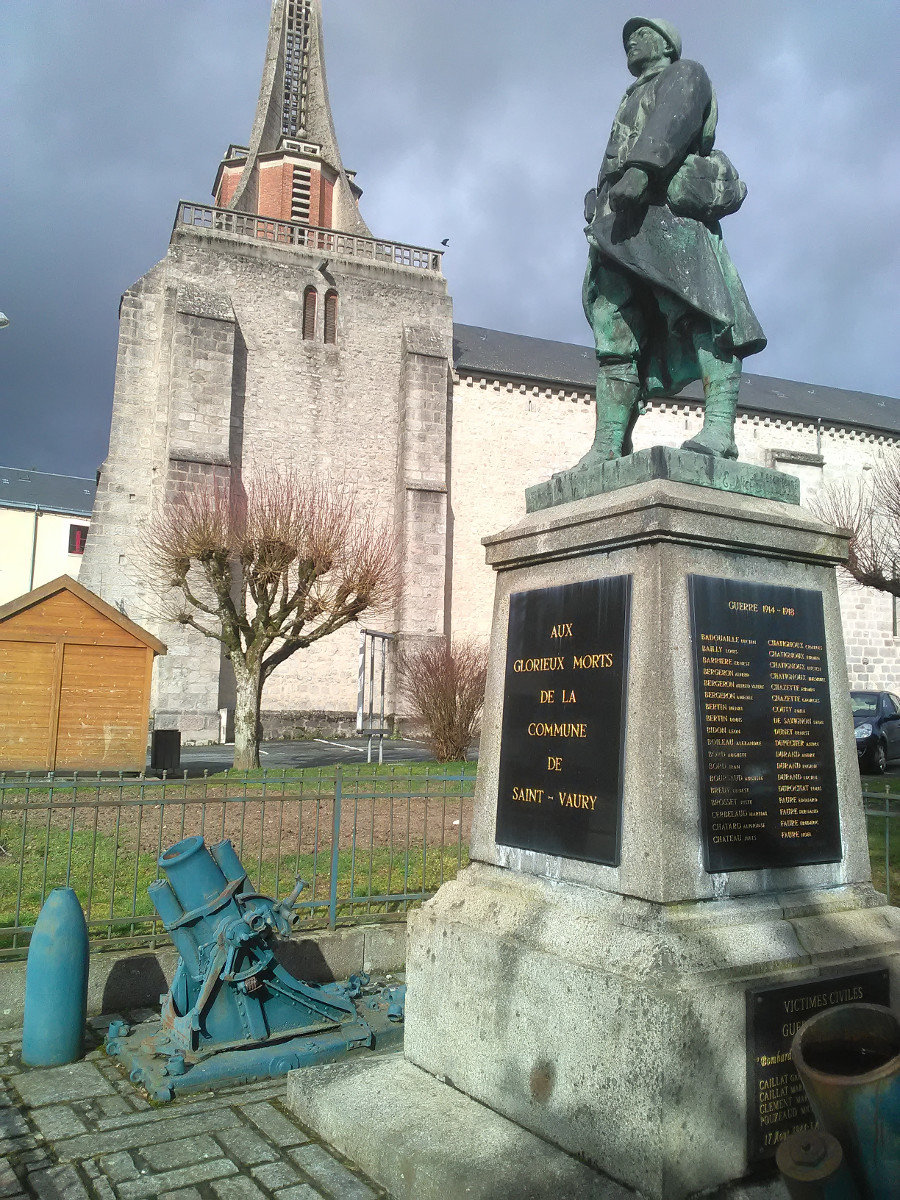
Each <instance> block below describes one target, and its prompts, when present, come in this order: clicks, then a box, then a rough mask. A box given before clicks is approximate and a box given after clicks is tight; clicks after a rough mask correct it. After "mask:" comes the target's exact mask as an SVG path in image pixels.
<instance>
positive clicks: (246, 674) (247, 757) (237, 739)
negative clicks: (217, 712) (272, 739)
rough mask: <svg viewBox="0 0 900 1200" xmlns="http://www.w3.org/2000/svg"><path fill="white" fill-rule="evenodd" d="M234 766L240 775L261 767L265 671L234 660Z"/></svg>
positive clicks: (236, 658)
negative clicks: (260, 744) (262, 700)
mask: <svg viewBox="0 0 900 1200" xmlns="http://www.w3.org/2000/svg"><path fill="white" fill-rule="evenodd" d="M233 662H234V679H235V704H234V765H235V768H236V769H237V770H239V771H250V770H252V769H253V768H254V767H258V766H259V735H260V724H259V708H260V697H261V696H262V670H261V667H260V666H259V665H256V666H254V665H252V664H251V665H248V664H246V663H243V662H241V661H240V660H239V659H238V657H237V655H235V656H234V659H233Z"/></svg>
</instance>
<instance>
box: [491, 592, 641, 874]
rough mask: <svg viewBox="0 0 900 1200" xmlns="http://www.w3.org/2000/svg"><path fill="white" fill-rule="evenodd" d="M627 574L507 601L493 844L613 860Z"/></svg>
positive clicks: (627, 608) (619, 811)
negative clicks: (497, 786) (504, 673)
mask: <svg viewBox="0 0 900 1200" xmlns="http://www.w3.org/2000/svg"><path fill="white" fill-rule="evenodd" d="M630 602H631V576H630V575H620V576H616V577H615V578H612V579H592V580H589V581H588V582H586V583H570V584H566V585H564V586H563V587H554V588H541V589H538V590H535V591H530V592H516V593H514V594H513V595H512V596H510V601H509V636H508V641H507V657H506V683H505V689H504V699H503V727H502V734H501V743H500V782H499V793H498V797H497V832H496V837H497V841H498V842H499V843H501V844H502V845H505V846H518V847H521V848H523V849H526V850H539V851H542V852H543V853H545V854H558V855H561V856H563V857H565V858H578V859H582V860H583V861H585V862H596V863H604V864H606V865H608V866H616V865H618V862H619V853H620V838H621V814H622V760H623V754H624V746H625V689H626V684H627V668H628V664H627V659H628V624H629V615H630Z"/></svg>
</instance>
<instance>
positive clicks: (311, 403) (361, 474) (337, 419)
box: [80, 0, 453, 742]
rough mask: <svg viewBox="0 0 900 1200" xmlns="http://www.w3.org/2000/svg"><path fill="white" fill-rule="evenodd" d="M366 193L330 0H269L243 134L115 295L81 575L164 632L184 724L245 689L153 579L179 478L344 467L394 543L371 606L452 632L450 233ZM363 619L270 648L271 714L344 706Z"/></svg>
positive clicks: (277, 732) (186, 732) (344, 716)
mask: <svg viewBox="0 0 900 1200" xmlns="http://www.w3.org/2000/svg"><path fill="white" fill-rule="evenodd" d="M373 102H377V98H376V100H373ZM360 194H361V193H360V189H359V188H358V187H357V186H356V184H355V182H354V180H353V177H352V173H350V172H348V171H347V170H346V169H345V168H344V165H343V162H342V161H341V155H340V151H339V149H338V144H337V138H336V137H335V131H334V125H333V121H332V116H331V109H330V106H329V102H328V89H327V86H326V82H325V69H324V60H323V54H322V5H321V0H274V3H273V5H272V15H271V23H270V29H269V39H268V45H267V49H266V59H265V63H264V66H263V75H262V85H261V88H260V94H259V102H258V105H257V110H256V117H255V120H254V122H253V128H252V132H251V135H250V144H249V146H248V147H246V148H242V147H239V146H237V145H232V146H230V147H229V149H228V152H227V154H226V156H225V158H224V159H223V161H222V162H221V164H220V166H219V169H218V173H217V175H216V180H215V186H214V191H213V195H214V200H215V203H214V204H203V203H188V202H182V203H181V204H180V205H179V207H178V213H177V215H176V219H175V226H174V229H173V232H172V237H171V241H170V244H169V248H168V252H167V254H166V255H165V257H164V258H163V259H162V260H161V261H160V262H159V263H157V265H156V266H155V267H153V268H152V269H151V270H150V271H148V272H147V274H146V275H144V276H143V277H142V278H141V279H139V280H138V281H137V282H136V283H135V284H134V285H133V286H132V287H130V288H129V289H128V291H127V292H126V293H125V295H124V296H123V297H122V303H121V308H120V332H119V350H118V359H117V367H116V384H115V395H114V400H113V415H112V425H111V430H110V444H109V453H108V456H107V459H106V461H105V463H104V464H103V467H102V470H101V476H100V483H99V486H98V490H97V499H96V502H95V506H94V515H93V521H92V526H91V536H90V539H89V541H88V545H87V549H86V552H85V556H84V562H83V566H82V571H81V576H80V578H81V580H82V582H84V583H85V584H86V586H88V587H89V588H91V589H93V590H94V591H96V592H98V593H99V594H100V595H101V596H103V598H104V599H106V600H108V601H109V602H110V603H112V604H115V605H117V606H118V607H119V608H120V609H122V611H124V612H126V613H127V614H128V615H129V616H131V617H133V618H134V619H136V620H138V621H140V622H141V623H142V624H144V625H145V626H149V627H151V628H152V629H153V630H154V632H158V633H159V635H160V636H161V637H162V638H163V640H164V641H166V642H167V644H168V646H169V653H168V655H167V656H166V658H165V659H162V660H160V662H159V664H158V666H157V676H156V680H155V684H154V714H155V722H156V725H157V727H175V728H178V729H180V730H181V731H182V735H183V739H184V741H185V742H202V741H215V740H218V737H219V730H220V723H221V722H222V721H223V719H224V720H226V721H227V712H228V709H229V706H230V705H232V704H233V680H232V676H231V669H230V664H229V663H227V662H226V661H224V660H223V658H222V655H221V651H220V647H219V644H218V643H217V642H215V641H211V640H210V639H206V638H203V637H202V636H201V635H199V634H196V633H195V632H193V631H191V630H190V629H186V628H182V627H179V626H177V625H174V624H172V623H171V622H169V621H166V620H164V619H163V617H162V615H161V608H160V602H159V598H158V596H157V595H156V594H155V592H154V590H153V588H152V586H151V584H150V582H149V573H148V570H147V564H146V559H145V553H144V539H145V529H146V525H147V522H148V521H149V520H150V519H151V518H152V515H153V513H154V512H155V511H156V510H157V509H158V508H159V506H160V505H163V504H165V503H167V502H168V501H170V500H171V499H172V498H173V497H174V496H175V495H177V494H178V493H179V492H183V491H184V490H185V489H188V490H189V489H191V488H193V487H197V486H209V485H210V484H211V482H212V481H215V483H216V486H218V487H226V488H231V487H235V486H241V484H243V483H246V482H247V481H248V480H250V479H251V478H253V476H254V474H260V473H262V472H265V471H268V470H271V469H272V468H276V469H277V468H279V467H282V468H291V469H292V470H293V471H295V472H297V473H299V474H301V475H303V474H308V475H310V476H312V475H319V476H326V477H330V478H333V479H337V480H340V481H342V482H343V483H345V484H346V485H348V486H350V487H352V488H353V490H354V494H355V496H356V498H357V503H358V505H359V507H360V509H361V510H365V511H369V512H372V513H373V514H375V515H377V516H379V517H381V518H382V519H384V520H387V521H388V522H389V523H390V524H391V525H392V526H393V528H394V530H395V532H396V536H397V539H398V543H399V545H400V547H401V553H402V557H403V565H404V577H405V584H404V589H403V594H402V596H401V599H400V600H399V602H398V603H397V605H396V607H395V609H394V611H393V612H391V613H387V614H380V615H379V617H378V619H377V624H378V627H379V628H380V629H383V630H384V631H385V632H389V633H394V634H396V635H398V637H399V638H400V639H401V640H402V639H403V638H407V637H409V638H422V637H425V638H427V637H433V636H440V635H442V634H443V633H445V632H446V622H447V619H448V617H447V614H448V611H449V603H448V597H449V580H448V570H449V568H448V561H449V550H448V529H449V527H450V521H451V512H450V497H449V472H448V461H449V450H448V446H449V430H450V397H451V394H452V391H451V389H452V373H451V368H450V355H451V348H452V329H453V325H452V310H451V303H450V298H449V296H448V294H447V285H446V281H445V279H444V276H443V274H442V271H441V252H440V251H435V250H431V249H427V248H425V247H420V246H411V245H408V244H405V243H403V242H399V241H394V240H392V239H384V238H378V237H373V236H372V234H371V232H370V231H369V229H368V227H367V226H366V224H365V222H364V220H363V218H362V216H361V215H360V212H359V207H358V201H359V197H360ZM370 623H371V622H370ZM357 637H358V635H357V631H356V630H355V629H354V628H353V627H352V626H350V627H347V628H346V629H343V630H341V631H339V632H338V633H337V634H335V635H333V636H331V637H328V638H325V639H323V640H322V641H321V642H319V643H316V645H315V646H313V647H310V648H309V649H308V650H303V651H300V652H298V653H297V654H295V655H294V656H293V657H291V658H290V659H288V660H287V661H286V662H285V663H283V664H282V665H281V666H280V667H279V668H278V669H277V670H276V672H275V673H274V674H273V676H272V677H271V679H270V680H269V682H268V683H267V685H266V690H265V692H264V693H263V701H262V719H263V725H264V730H265V732H266V734H267V735H268V736H289V735H290V734H291V733H293V732H296V731H297V730H298V729H299V728H301V727H302V728H309V727H310V725H311V724H314V726H315V727H317V728H320V729H323V730H327V729H333V730H343V731H347V730H348V728H352V721H353V719H354V718H355V706H356V681H357V657H356V655H357Z"/></svg>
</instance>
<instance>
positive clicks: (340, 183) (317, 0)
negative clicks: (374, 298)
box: [213, 0, 369, 234]
mask: <svg viewBox="0 0 900 1200" xmlns="http://www.w3.org/2000/svg"><path fill="white" fill-rule="evenodd" d="M360 194H361V192H360V189H359V188H358V187H356V185H355V183H354V182H353V179H352V175H348V173H347V171H346V170H345V169H344V166H343V163H342V162H341V155H340V150H339V149H338V144H337V138H336V136H335V132H334V122H333V120H332V117H331V105H330V104H329V102H328V84H327V82H326V79H325V60H324V56H323V53H322V0H273V3H272V17H271V21H270V24H269V41H268V45H267V47H266V60H265V63H264V65H263V74H262V83H261V85H260V90H259V101H258V103H257V106H256V118H255V120H254V122H253V132H252V134H251V136H250V147H249V149H244V148H242V147H239V146H230V147H229V148H228V154H227V155H226V157H225V159H224V160H223V161H222V164H221V165H220V167H219V172H218V175H217V176H216V183H215V187H214V189H213V195H214V196H215V198H216V204H217V205H218V206H220V207H228V208H236V209H239V210H241V211H243V212H254V213H260V214H261V215H262V216H266V217H274V218H276V219H279V220H283V221H299V222H301V223H302V224H308V225H316V226H321V227H324V228H328V229H337V230H340V231H342V232H346V233H359V234H368V233H369V230H368V228H367V227H366V224H365V222H364V221H363V219H362V217H361V216H360V215H359V209H358V207H357V201H358V199H359V196H360Z"/></svg>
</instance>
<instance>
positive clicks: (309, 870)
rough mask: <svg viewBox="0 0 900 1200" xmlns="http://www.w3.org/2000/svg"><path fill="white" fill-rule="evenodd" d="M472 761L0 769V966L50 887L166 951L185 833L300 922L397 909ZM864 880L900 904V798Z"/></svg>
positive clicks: (104, 933) (435, 848)
mask: <svg viewBox="0 0 900 1200" xmlns="http://www.w3.org/2000/svg"><path fill="white" fill-rule="evenodd" d="M476 766H477V764H475V763H465V764H462V765H460V766H458V767H454V768H453V769H445V768H442V767H437V766H434V765H430V764H422V765H419V764H409V763H404V764H397V765H391V766H383V767H378V766H376V765H374V764H373V765H371V766H370V765H367V764H363V763H360V764H358V765H354V766H352V767H350V766H341V767H329V768H324V767H323V768H318V769H307V770H306V771H303V772H288V771H287V770H285V771H273V770H267V771H262V772H257V773H250V774H241V773H239V772H228V773H226V774H225V775H224V776H221V775H220V776H215V777H212V778H210V777H209V775H208V774H204V775H203V776H202V777H199V778H198V777H195V778H188V777H187V776H186V775H185V776H184V777H183V778H177V779H167V778H162V779H156V778H150V777H144V776H141V777H137V778H135V777H124V776H119V777H118V778H110V777H100V776H84V775H82V776H77V775H76V776H74V777H72V778H56V777H54V776H52V775H51V776H37V775H34V776H25V777H21V776H19V777H7V776H4V775H0V958H10V957H12V958H15V957H22V956H23V955H24V954H25V952H26V951H27V947H28V941H29V939H30V936H31V931H32V929H33V927H34V921H35V920H36V918H37V914H38V912H39V911H40V908H41V905H42V904H43V902H44V900H45V899H46V897H47V895H48V893H49V892H50V891H51V890H52V889H53V888H54V887H61V886H70V887H73V888H74V889H75V891H76V892H77V894H78V896H79V899H80V900H81V902H82V905H83V907H84V909H85V915H86V918H87V922H88V930H89V933H90V936H91V940H92V942H93V943H94V944H100V945H124V944H128V945H134V946H139V945H148V944H149V945H155V944H160V943H162V942H165V941H166V940H167V939H166V936H165V932H164V930H163V929H162V926H161V925H160V924H159V922H158V921H157V920H156V919H155V916H154V913H153V909H152V905H151V904H150V900H149V897H148V896H147V886H148V885H149V884H150V883H151V882H152V881H153V880H154V879H157V878H159V870H158V867H157V859H158V858H159V856H160V854H161V853H162V851H163V850H165V849H167V848H168V847H169V846H170V845H172V844H173V843H175V842H177V841H180V840H181V839H182V838H184V837H187V836H189V835H191V834H196V833H200V834H203V835H204V836H206V838H207V840H209V841H217V840H219V839H220V838H222V837H229V838H231V840H232V842H233V844H234V847H235V849H236V850H237V852H238V855H239V857H240V858H241V861H242V862H243V864H244V867H245V869H246V870H247V873H248V875H249V876H250V878H251V880H252V881H253V883H254V886H255V887H256V888H258V890H259V891H261V892H264V893H266V894H267V895H273V896H279V897H280V896H282V895H284V894H286V893H287V892H289V891H290V890H291V888H292V887H293V885H294V881H295V879H296V877H297V876H298V875H299V876H301V877H302V878H304V879H306V881H307V887H306V888H305V890H304V892H303V893H302V894H301V897H300V901H299V903H298V905H297V907H298V910H299V911H300V913H301V917H302V918H303V921H304V923H305V924H307V925H308V926H315V925H322V924H326V923H327V924H328V925H329V926H330V927H331V928H334V927H335V925H336V924H337V923H338V922H343V921H359V920H363V921H364V920H366V919H376V918H377V919H383V918H384V917H385V916H388V915H390V914H400V915H402V914H404V913H405V912H406V911H407V910H408V909H409V907H410V905H414V904H418V903H421V901H422V900H424V899H427V897H428V896H431V895H433V894H434V892H435V891H436V890H437V889H438V887H440V885H441V884H442V883H443V882H444V881H445V880H446V879H452V878H453V877H454V876H455V875H456V873H457V871H458V870H459V869H460V867H462V866H464V865H465V864H466V863H467V862H468V843H469V835H470V831H471V820H472V797H473V795H474V788H475V772H476ZM863 799H864V803H865V814H866V821H867V826H868V835H869V850H870V856H871V861H872V875H873V881H874V883H875V886H876V888H877V889H878V890H879V891H882V892H884V893H885V894H886V895H887V898H888V902H889V903H896V902H897V901H898V899H900V796H898V795H893V796H892V795H891V792H890V787H889V785H885V787H884V790H883V791H881V790H875V789H874V788H873V787H872V786H871V785H870V786H869V787H867V790H866V791H864V792H863Z"/></svg>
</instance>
